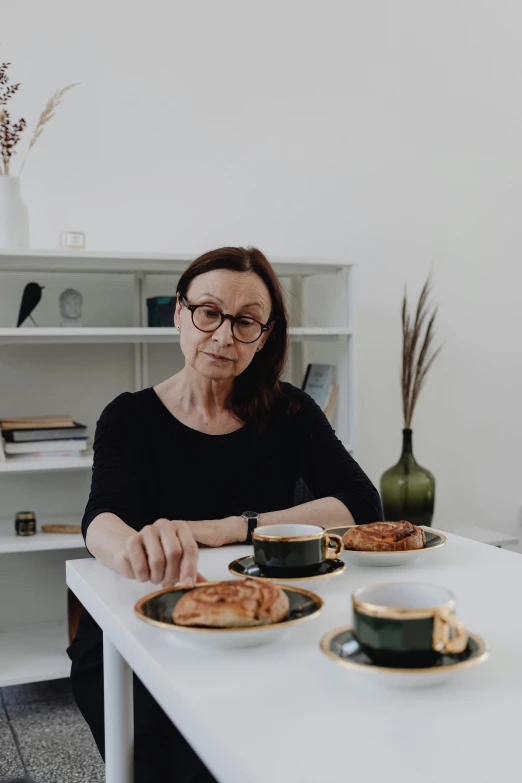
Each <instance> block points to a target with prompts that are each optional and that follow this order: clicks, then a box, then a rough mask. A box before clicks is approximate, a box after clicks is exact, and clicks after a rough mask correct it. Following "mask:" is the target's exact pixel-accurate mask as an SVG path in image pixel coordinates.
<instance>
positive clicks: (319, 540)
mask: <svg viewBox="0 0 522 783" xmlns="http://www.w3.org/2000/svg"><path fill="white" fill-rule="evenodd" d="M252 545H253V547H254V561H255V562H256V564H257V565H258V566H259V568H260V569H261V571H262V572H263V574H266V576H270V577H276V578H285V579H286V578H291V577H293V576H295V577H306V576H311V575H313V574H314V573H315V572H316V571H317V569H318V568H319V566H320V565H321V563H323V562H324V561H325V560H335V559H337V558H338V557H339V555H340V554H341V552H342V551H343V549H344V545H343V540H342V538H341V536H337V535H334V534H333V533H327V532H326V531H325V529H324V527H319V525H264V526H262V527H256V529H255V530H254V532H253V533H252Z"/></svg>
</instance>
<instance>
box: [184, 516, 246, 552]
mask: <svg viewBox="0 0 522 783" xmlns="http://www.w3.org/2000/svg"><path fill="white" fill-rule="evenodd" d="M187 524H188V526H189V527H190V530H191V531H192V534H193V535H194V538H195V539H196V541H197V542H198V544H203V546H211V547H218V546H224V545H225V544H237V543H239V542H243V541H244V540H245V539H246V537H247V533H248V524H247V521H246V519H244V518H243V517H225V519H210V520H206V519H204V520H202V521H201V522H187Z"/></svg>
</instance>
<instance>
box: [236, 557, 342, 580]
mask: <svg viewBox="0 0 522 783" xmlns="http://www.w3.org/2000/svg"><path fill="white" fill-rule="evenodd" d="M250 557H252V555H250ZM244 559H245V558H244V557H238V558H237V560H233V561H232V562H231V563H230V564H229V566H228V570H229V571H230V573H231V574H233V575H234V576H236V577H238V578H239V579H261V581H263V582H292V583H293V582H310V581H311V580H312V579H327V577H329V576H339V575H340V574H342V573H343V572H344V571H345V570H346V563H343V562H342V561H340V565H339V568H336V570H335V571H330V572H329V573H328V574H318V575H317V576H253V575H251V574H247V575H245V574H239V573H238V572H237V571H236V570H234V566H235V565H236V563H239V562H240V561H241V560H244ZM252 560H253V558H252Z"/></svg>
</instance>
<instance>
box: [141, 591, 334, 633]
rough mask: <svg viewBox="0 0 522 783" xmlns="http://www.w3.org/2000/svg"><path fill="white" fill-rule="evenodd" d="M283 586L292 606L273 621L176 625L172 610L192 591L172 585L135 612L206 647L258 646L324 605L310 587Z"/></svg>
mask: <svg viewBox="0 0 522 783" xmlns="http://www.w3.org/2000/svg"><path fill="white" fill-rule="evenodd" d="M211 584H217V582H202V583H201V584H198V585H196V587H195V588H193V589H197V587H202V586H204V585H211ZM281 589H282V590H284V592H285V593H286V595H287V597H288V600H289V603H290V610H289V612H288V615H287V616H286V617H285V618H284V620H281V621H280V622H278V623H273V624H272V625H256V626H249V627H246V628H207V627H205V628H203V627H198V626H188V625H177V624H176V623H175V622H174V620H173V619H172V612H173V610H174V607H175V605H176V604H177V602H178V601H179V600H180V598H181V597H182V596H183V595H185V593H187V592H189V590H188V589H187V588H185V587H169V588H166V589H164V590H157V591H156V592H154V593H149V595H145V596H144V597H143V598H140V600H139V601H137V602H136V604H135V606H134V612H135V613H136V615H137V616H138V617H139V618H140V620H143V621H144V622H146V623H149V624H150V625H152V626H155V627H156V628H162V629H164V630H166V631H171V632H174V633H167V634H166V637H167V638H176V639H180V638H181V639H184V640H186V641H189V642H190V643H192V644H197V645H200V646H203V647H213V648H216V647H218V648H224V647H229V648H230V647H256V646H259V645H262V644H269V643H270V642H274V641H276V639H278V638H280V636H281V635H282V634H284V633H285V632H286V631H287V630H288V629H289V628H291V627H292V626H294V625H297V624H298V623H303V622H306V621H307V620H311V619H312V618H314V617H316V616H317V615H318V614H319V613H320V611H321V609H322V607H323V600H322V599H321V598H319V596H318V595H315V593H312V592H310V591H309V590H303V589H302V588H300V587H292V586H287V585H281Z"/></svg>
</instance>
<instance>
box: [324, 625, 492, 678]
mask: <svg viewBox="0 0 522 783" xmlns="http://www.w3.org/2000/svg"><path fill="white" fill-rule="evenodd" d="M468 637H469V640H468V646H467V648H466V649H465V650H464V652H462V653H459V654H455V655H441V656H440V658H439V660H438V661H437V662H436V663H435V664H434V665H433V666H428V667H418V668H413V667H411V668H398V667H392V666H380V665H378V664H376V663H374V662H373V661H372V660H371V659H370V658H369V657H368V656H367V655H366V654H365V653H364V652H362V650H361V648H360V647H359V644H358V642H357V640H356V638H355V636H354V635H353V630H352V628H351V626H345V627H344V628H336V629H335V630H334V631H330V633H328V634H326V636H323V638H322V639H321V650H322V651H323V652H324V653H325V655H327V656H328V657H329V658H330V659H331V660H333V661H335V662H336V663H339V664H341V665H342V666H345V667H346V668H349V669H355V670H358V671H364V672H374V673H386V674H406V675H408V676H410V677H412V676H415V675H419V674H429V675H430V676H432V675H436V674H437V673H439V674H444V673H448V674H449V673H452V672H453V671H455V670H457V669H464V668H468V667H470V666H475V665H476V664H478V663H482V661H485V660H486V658H487V657H488V655H489V652H488V650H487V647H486V644H485V642H484V640H483V639H481V638H480V636H476V635H475V634H472V633H468Z"/></svg>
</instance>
